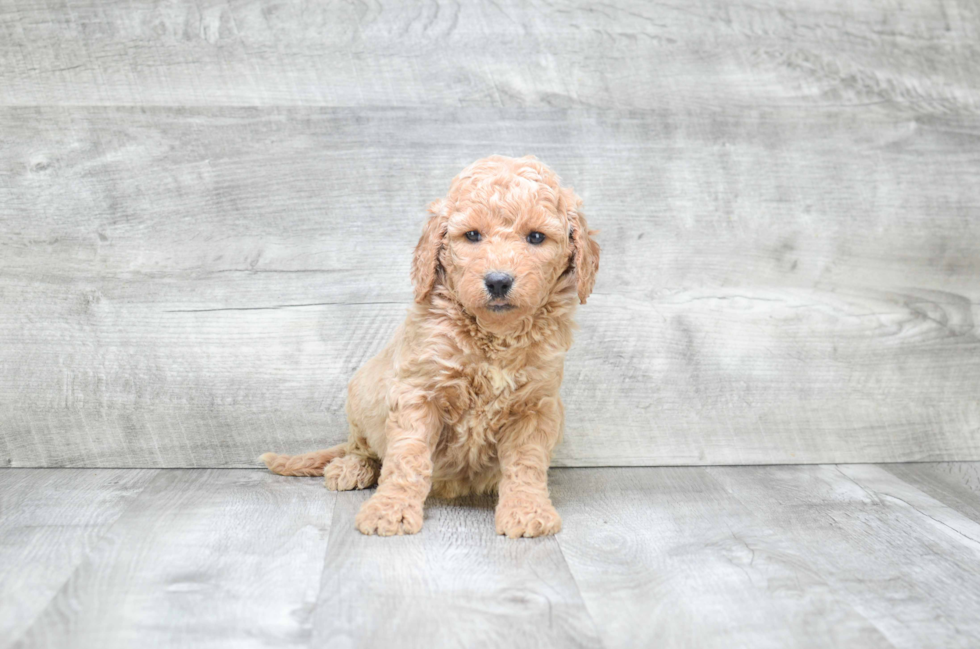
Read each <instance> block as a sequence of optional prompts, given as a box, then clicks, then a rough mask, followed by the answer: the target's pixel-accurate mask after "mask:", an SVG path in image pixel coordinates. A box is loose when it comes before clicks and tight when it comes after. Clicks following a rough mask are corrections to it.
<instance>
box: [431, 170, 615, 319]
mask: <svg viewBox="0 0 980 649" xmlns="http://www.w3.org/2000/svg"><path fill="white" fill-rule="evenodd" d="M581 202H582V201H581V199H580V198H579V197H578V196H576V195H575V193H574V192H573V191H572V190H571V188H565V187H562V186H561V185H560V184H559V178H558V176H557V175H556V174H555V173H554V172H553V171H551V170H550V169H549V168H548V167H546V166H545V165H543V164H542V163H541V162H539V161H538V160H537V159H535V158H534V157H533V156H526V157H524V158H505V157H503V156H491V157H489V158H485V159H483V160H478V161H477V162H475V163H473V164H472V165H470V166H469V167H467V168H466V169H464V170H463V171H462V172H461V173H460V174H459V175H458V176H456V178H454V179H453V182H452V185H451V186H450V188H449V194H448V195H447V196H446V197H445V198H442V199H439V200H437V201H435V202H433V203H432V204H431V205H430V206H429V212H430V214H431V216H430V218H429V220H428V222H427V223H426V225H425V230H424V231H423V233H422V238H421V239H419V243H418V246H417V247H416V249H415V259H414V261H413V264H412V281H413V283H414V285H415V299H416V301H418V302H426V301H428V300H429V299H430V295H431V293H432V290H433V288H434V287H435V286H436V284H438V283H442V284H443V285H445V286H446V288H447V289H449V291H450V292H452V293H453V294H454V295H455V296H456V299H457V300H459V302H460V303H461V304H462V305H463V307H464V308H465V309H466V310H467V311H468V312H469V313H471V314H472V315H474V316H476V317H477V319H478V320H479V321H480V322H481V323H484V324H489V325H491V326H493V327H494V328H498V327H503V326H506V324H507V323H508V322H513V321H517V320H518V319H520V318H521V317H522V316H526V315H529V314H531V313H533V312H534V311H535V310H536V309H538V308H539V307H541V306H543V305H544V304H546V303H547V302H548V301H549V299H551V297H552V296H553V295H555V293H557V292H561V291H566V290H567V291H575V292H576V293H577V294H578V297H579V300H581V302H582V303H585V300H586V298H588V296H589V294H590V293H591V292H592V286H593V284H594V282H595V274H596V271H597V270H598V269H599V245H598V244H597V243H595V241H593V239H592V235H593V234H594V232H590V231H589V228H588V224H587V223H586V221H585V217H584V216H582V214H581V213H580V212H579V205H581Z"/></svg>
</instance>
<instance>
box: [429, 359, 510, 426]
mask: <svg viewBox="0 0 980 649" xmlns="http://www.w3.org/2000/svg"><path fill="white" fill-rule="evenodd" d="M528 374H529V371H528V369H527V368H523V367H508V366H506V365H501V364H495V363H490V362H485V361H482V362H474V363H470V364H466V365H463V366H462V370H461V372H460V373H459V376H458V377H457V380H455V381H450V382H447V384H446V386H445V387H446V389H445V391H444V403H445V407H446V412H445V414H446V421H447V423H448V424H449V425H450V427H452V428H453V429H454V430H455V432H456V433H457V434H459V435H462V436H467V437H469V436H471V435H476V436H477V437H487V436H490V437H492V436H493V433H495V432H496V431H497V430H498V429H499V428H500V426H502V425H503V424H504V422H505V421H506V420H507V418H508V417H509V416H510V413H511V411H512V410H513V408H514V406H515V405H517V401H518V399H519V394H520V391H521V388H523V387H524V386H525V385H527V383H528V380H529V379H528ZM487 441H490V440H487Z"/></svg>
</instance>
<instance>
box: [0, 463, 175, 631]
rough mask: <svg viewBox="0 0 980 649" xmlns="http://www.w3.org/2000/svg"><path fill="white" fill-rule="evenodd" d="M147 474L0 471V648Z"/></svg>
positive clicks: (113, 518) (69, 571)
mask: <svg viewBox="0 0 980 649" xmlns="http://www.w3.org/2000/svg"><path fill="white" fill-rule="evenodd" d="M156 473H157V472H156V471H153V470H145V469H142V470H122V469H95V470H83V469H59V470H45V469H16V470H15V469H5V470H0V648H3V649H6V648H7V647H9V646H10V645H11V644H12V643H13V642H15V641H16V640H17V639H18V638H19V637H20V636H21V635H22V634H23V633H24V631H25V630H27V628H28V627H30V625H31V623H32V622H33V621H34V619H35V618H36V617H37V616H38V615H39V614H40V613H41V612H42V611H43V610H44V609H45V608H46V607H47V606H48V604H49V602H50V601H51V599H52V598H53V597H54V596H55V594H56V593H57V592H58V590H59V589H60V588H61V587H62V585H63V584H64V583H65V582H66V581H67V580H68V578H69V577H70V576H71V574H72V572H73V571H74V570H75V568H76V567H77V566H78V565H79V564H81V563H82V562H83V561H84V560H85V559H86V557H88V556H89V554H90V553H91V552H92V550H93V549H94V548H95V547H96V545H97V544H98V543H99V541H100V539H101V538H102V536H103V534H105V532H106V530H108V529H109V528H110V527H111V526H112V524H113V523H114V522H115V521H116V520H117V519H118V518H119V517H120V516H121V515H123V514H124V512H125V511H127V509H128V508H129V507H130V506H131V505H132V503H133V501H134V499H135V498H136V497H137V496H138V495H139V494H140V492H141V491H142V490H143V489H144V488H145V487H146V485H147V484H148V483H149V482H150V480H151V479H152V478H153V477H154V476H155V475H156Z"/></svg>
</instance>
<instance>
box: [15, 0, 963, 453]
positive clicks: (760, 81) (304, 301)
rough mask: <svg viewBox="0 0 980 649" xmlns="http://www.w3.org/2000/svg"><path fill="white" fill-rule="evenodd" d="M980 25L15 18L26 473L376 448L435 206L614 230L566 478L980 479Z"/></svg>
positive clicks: (608, 10) (181, 8)
mask: <svg viewBox="0 0 980 649" xmlns="http://www.w3.org/2000/svg"><path fill="white" fill-rule="evenodd" d="M978 43H980V9H978V8H977V6H976V4H975V3H972V2H967V1H961V2H942V3H941V2H938V1H937V2H921V3H915V4H914V5H911V6H904V5H903V7H902V10H901V11H897V10H895V8H894V7H892V6H891V5H889V4H888V3H878V2H872V1H870V0H861V1H860V2H854V3H845V4H838V5H835V6H833V7H828V8H821V9H819V10H818V9H816V8H814V6H813V5H811V4H810V3H804V2H794V1H786V2H778V3H777V2H771V3H761V4H759V3H751V4H742V3H734V4H733V3H723V2H708V3H701V4H699V5H698V6H697V7H692V6H690V3H684V2H679V1H678V2H666V3H656V4H649V3H643V2H632V1H625V0H624V1H623V2H617V3H607V4H602V5H596V4H595V3H586V2H568V1H560V2H548V3H543V2H531V3H526V2H517V1H506V2H497V3H490V4H486V3H479V2H462V3H431V4H427V5H425V6H424V7H412V8H407V7H406V6H403V5H400V4H392V5H385V4H366V5H363V4H362V5H348V4H328V5H322V4H320V3H312V2H310V3H302V2H301V3H295V4H292V5H288V6H286V5H282V4H279V3H272V2H250V3H224V2H217V3H209V4H206V5H201V4H200V3H190V2H180V1H178V2H168V3H159V2H144V1H140V0H136V1H134V2H128V1H127V2H121V1H118V0H114V1H110V2H93V1H91V0H81V1H77V0H72V1H71V2H65V1H63V0H55V1H52V2H46V3H43V4H37V3H32V2H29V1H28V0H11V1H9V2H6V3H4V5H3V6H2V7H0V87H2V88H3V89H4V90H3V92H2V93H0V139H2V146H0V301H2V304H3V309H0V414H2V415H3V416H2V417H0V464H6V465H10V466H145V467H165V466H188V467H191V466H198V467H207V466H220V467H236V466H237V467H241V466H251V465H253V464H254V458H255V457H256V456H257V455H258V454H259V453H261V452H263V451H267V450H277V451H283V452H297V451H302V450H309V449H310V448H313V447H320V446H323V445H326V444H329V443H333V442H336V441H338V440H340V439H343V438H344V436H345V435H346V424H345V422H344V418H343V414H342V413H343V410H342V403H343V397H344V386H345V384H346V381H347V380H348V378H349V377H350V375H351V374H352V373H353V371H354V370H355V369H356V367H357V366H358V365H359V364H360V363H362V362H363V361H364V360H365V359H366V358H368V357H369V356H370V355H371V354H372V353H374V352H376V351H377V350H379V349H380V348H381V346H382V345H383V344H384V342H385V340H386V339H387V337H388V336H389V335H390V333H391V332H392V331H393V330H394V328H395V326H397V324H398V322H399V321H400V320H401V318H402V315H403V314H404V311H405V308H406V306H407V303H408V302H409V300H410V294H409V284H408V262H409V254H410V251H411V249H412V246H413V244H414V242H415V241H416V240H417V236H418V233H419V231H420V225H421V221H422V218H423V209H424V205H425V204H426V203H427V202H428V201H429V200H431V199H433V198H435V197H437V196H440V195H441V194H442V193H444V191H445V189H446V187H447V185H448V181H449V179H450V178H451V177H452V176H453V175H454V174H455V173H456V172H457V171H458V170H459V169H460V168H461V167H462V166H463V165H465V164H466V163H468V162H470V161H472V160H473V159H475V158H478V157H482V156H484V155H487V154H489V153H503V154H510V155H523V154H525V153H535V154H537V155H538V156H539V157H541V158H542V159H543V160H545V161H546V162H548V163H549V164H551V165H552V166H553V167H554V168H555V169H556V170H558V171H559V172H560V173H561V175H562V176H563V177H564V178H565V179H566V180H567V181H569V182H570V183H571V184H572V185H574V186H575V188H576V190H577V191H578V192H579V193H580V194H581V195H582V196H583V197H584V198H585V206H586V212H587V213H588V214H589V218H590V223H592V224H593V225H594V226H595V227H598V228H600V229H601V231H602V232H601V234H600V241H601V243H602V245H603V259H602V270H601V271H600V273H599V278H598V284H597V289H596V290H597V293H596V295H595V296H594V297H593V298H592V299H591V300H590V302H589V304H588V305H587V307H586V308H584V309H583V310H582V311H581V315H580V317H579V320H580V322H581V324H582V330H581V333H580V335H579V337H578V342H577V345H576V347H575V348H573V351H572V353H571V355H570V357H569V361H568V367H567V371H566V379H565V386H564V395H565V400H566V403H567V406H568V413H567V414H568V417H567V419H568V433H567V435H566V442H565V444H564V445H563V446H562V447H561V448H560V450H559V454H558V456H557V457H556V460H555V461H556V464H558V465H573V466H577V465H616V464H626V465H644V464H730V463H740V464H745V463H749V464H751V463H784V462H856V461H861V462H873V461H890V462H894V461H906V460H916V461H925V460H935V461H938V460H954V459H958V460H964V459H974V460H976V459H980V436H978V435H977V433H978V431H980V399H978V397H977V395H978V394H980V392H978V389H977V388H978V386H980V340H978V338H977V332H976V321H977V318H978V317H980V253H978V250H980V201H978V198H977V196H978V192H977V178H978V177H980V154H978V151H980V110H978V109H980V72H978V70H980V45H978Z"/></svg>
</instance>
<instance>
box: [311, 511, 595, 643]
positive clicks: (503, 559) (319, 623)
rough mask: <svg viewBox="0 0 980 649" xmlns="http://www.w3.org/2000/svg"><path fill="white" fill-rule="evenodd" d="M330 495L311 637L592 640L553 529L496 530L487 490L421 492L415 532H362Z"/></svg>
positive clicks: (368, 640) (416, 640) (358, 640)
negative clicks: (532, 533)
mask: <svg viewBox="0 0 980 649" xmlns="http://www.w3.org/2000/svg"><path fill="white" fill-rule="evenodd" d="M370 495H371V494H370V493H365V492H355V493H344V494H340V495H338V497H337V505H336V508H335V509H334V519H333V524H332V526H331V533H330V545H329V550H328V556H327V560H326V564H325V565H324V568H323V578H322V580H321V591H320V599H319V601H318V602H317V608H316V618H315V621H314V625H315V631H314V634H313V646H318V647H320V646H349V647H378V646H399V647H434V646H435V647H488V648H489V647H599V646H602V645H601V644H600V643H599V638H598V636H597V634H596V628H595V623H594V622H593V619H592V618H591V617H590V616H589V613H588V612H587V611H586V609H585V605H584V604H583V602H582V598H581V596H580V595H579V591H578V588H577V586H576V584H575V580H574V579H573V578H572V575H571V574H570V573H569V571H568V567H567V566H566V565H565V559H564V557H563V556H562V553H561V550H560V549H559V547H558V544H557V543H556V541H555V538H554V537H549V538H541V539H522V540H518V541H514V540H512V539H507V538H505V537H501V536H497V534H496V532H495V531H494V524H493V505H494V499H493V498H489V497H486V498H467V499H462V500H456V501H452V502H447V501H439V500H434V499H430V500H429V501H428V502H427V504H426V510H425V516H426V520H425V525H424V527H423V530H422V533H420V534H418V535H415V536H406V537H392V538H380V537H366V536H364V535H362V534H361V533H360V532H358V531H357V530H356V529H355V527H354V516H355V515H356V514H357V511H358V509H359V507H360V505H361V503H362V502H364V501H365V500H366V499H367V497H368V496H370Z"/></svg>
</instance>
